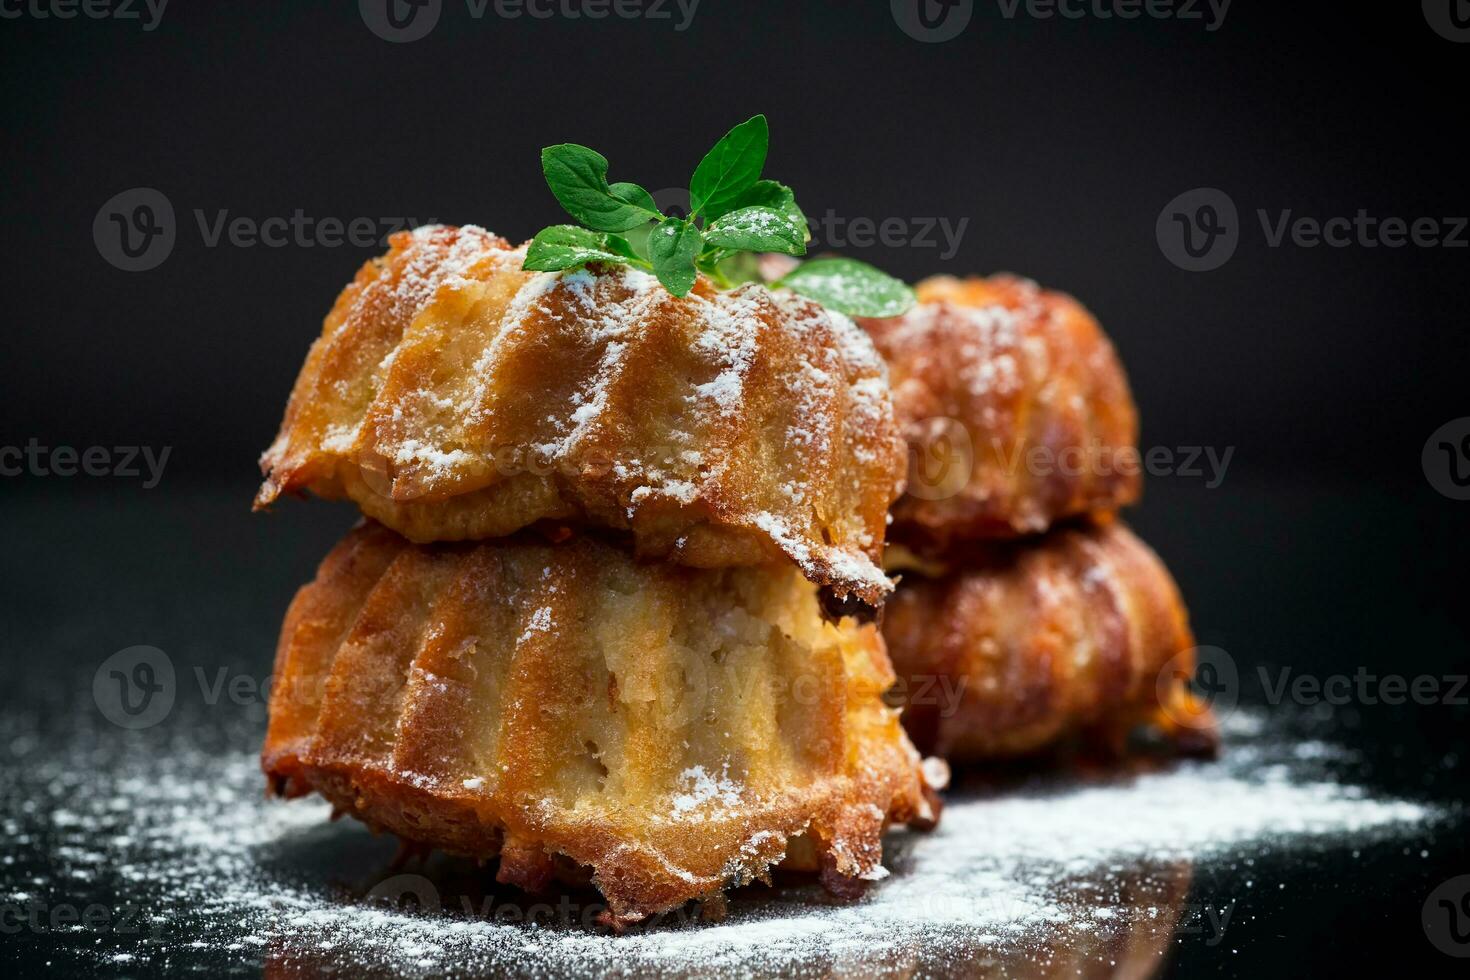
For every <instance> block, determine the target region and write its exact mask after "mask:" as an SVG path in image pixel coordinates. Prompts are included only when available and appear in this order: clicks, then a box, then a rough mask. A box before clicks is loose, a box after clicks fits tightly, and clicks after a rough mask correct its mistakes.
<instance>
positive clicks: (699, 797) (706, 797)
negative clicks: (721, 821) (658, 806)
mask: <svg viewBox="0 0 1470 980" xmlns="http://www.w3.org/2000/svg"><path fill="white" fill-rule="evenodd" d="M679 778H680V779H681V780H684V781H685V782H686V783H688V787H689V788H688V791H687V792H684V793H679V794H678V795H676V796H675V797H674V812H673V816H674V819H675V820H703V819H705V817H706V816H707V814H708V813H709V811H710V810H711V809H718V808H721V807H724V808H733V807H737V806H739V805H740V790H741V786H740V784H739V783H737V782H735V781H734V780H733V779H731V778H730V764H729V763H728V762H727V763H725V767H724V769H723V770H722V771H721V772H720V774H719V775H718V776H711V775H710V774H709V773H708V772H705V769H704V766H691V767H689V768H688V769H685V770H684V771H683V772H681V773H679Z"/></svg>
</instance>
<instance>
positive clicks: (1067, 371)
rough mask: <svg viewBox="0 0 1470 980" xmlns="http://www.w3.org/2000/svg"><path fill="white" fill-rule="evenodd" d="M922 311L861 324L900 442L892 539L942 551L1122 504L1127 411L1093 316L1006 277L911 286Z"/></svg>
mask: <svg viewBox="0 0 1470 980" xmlns="http://www.w3.org/2000/svg"><path fill="white" fill-rule="evenodd" d="M916 292H917V294H918V298H919V304H918V305H917V306H915V307H914V308H913V309H912V310H910V311H909V312H908V313H906V314H904V315H903V316H900V317H895V318H893V319H888V320H862V321H859V322H860V323H861V324H862V326H863V327H864V328H865V329H866V330H867V331H868V333H869V335H870V336H872V338H873V342H874V344H875V345H876V346H877V348H878V351H879V353H880V354H881V355H882V356H883V358H884V359H885V360H886V361H887V362H888V369H889V375H890V380H891V383H892V387H893V400H894V406H895V411H896V412H897V414H898V419H899V423H900V425H901V426H902V428H903V432H904V436H905V438H906V439H907V440H908V445H909V454H910V465H909V473H908V486H907V492H906V493H905V494H904V496H903V498H902V499H900V500H899V501H898V503H897V504H896V505H895V506H894V509H893V527H892V529H891V532H890V538H891V539H892V540H894V541H898V542H900V543H903V544H905V545H908V546H910V547H912V548H914V549H916V550H921V551H926V552H929V553H943V552H945V551H946V550H948V549H949V548H951V547H954V546H957V545H960V544H963V543H964V542H967V541H975V540H984V539H992V538H1008V537H1016V536H1019V535H1025V534H1032V533H1036V532H1040V531H1044V530H1046V529H1047V528H1048V527H1050V526H1051V525H1052V524H1053V523H1055V522H1056V521H1059V520H1061V519H1063V518H1067V517H1072V516H1076V515H1081V514H1087V513H1092V512H1106V511H1112V510H1116V509H1117V508H1119V507H1121V506H1123V505H1126V504H1129V503H1132V502H1133V501H1135V500H1136V499H1137V497H1138V494H1139V490H1140V487H1141V463H1140V460H1139V458H1138V455H1137V441H1138V416H1137V411H1136V410H1135V408H1134V404H1133V396H1132V395H1131V393H1130V392H1129V389H1128V381H1127V378H1126V377H1125V376H1124V374H1123V368H1122V365H1121V364H1120V363H1119V361H1118V357H1117V355H1116V353H1115V352H1114V350H1113V346H1112V344H1111V343H1110V342H1109V341H1108V338H1107V337H1106V336H1105V335H1104V334H1103V332H1102V330H1101V328H1099V326H1098V324H1097V321H1096V320H1094V319H1093V317H1092V315H1091V314H1089V313H1088V312H1087V310H1086V309H1084V308H1083V307H1082V305H1081V304H1079V303H1078V302H1077V301H1076V300H1074V299H1072V298H1071V297H1070V296H1067V295H1065V294H1062V293H1058V292H1053V291H1051V290H1046V289H1042V288H1040V287H1039V286H1037V285H1036V283H1034V282H1032V281H1030V280H1028V279H1021V278H1017V277H1015V276H1005V275H1001V276H993V277H990V278H979V277H975V278H969V279H955V278H951V277H947V276H941V277H935V278H932V279H927V280H925V281H924V282H921V283H920V284H919V285H918V287H917V289H916Z"/></svg>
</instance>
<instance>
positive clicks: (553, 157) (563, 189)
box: [541, 143, 660, 231]
mask: <svg viewBox="0 0 1470 980" xmlns="http://www.w3.org/2000/svg"><path fill="white" fill-rule="evenodd" d="M541 172H542V173H543V174H545V175H546V186H548V187H550V188H551V193H552V194H554V195H556V201H557V203H558V204H560V205H561V206H562V208H563V210H565V211H566V213H567V214H569V215H571V216H572V217H573V218H575V219H577V221H578V222H579V223H580V224H583V225H586V226H587V227H588V228H592V229H595V230H597V231H627V230H628V229H629V228H635V227H637V226H638V225H641V224H643V223H644V222H645V221H656V220H658V218H659V217H660V215H659V213H658V210H657V209H656V208H655V209H652V210H650V209H649V208H648V207H646V206H644V205H643V204H642V203H637V201H636V200H635V202H632V203H630V202H629V201H627V200H624V199H623V198H622V197H619V196H618V195H617V194H614V193H613V190H612V188H611V187H610V186H609V185H608V182H607V158H606V157H604V156H603V155H602V154H601V153H598V152H597V151H596V150H590V149H588V148H587V147H585V146H578V145H577V144H576V143H562V144H559V145H557V146H548V147H546V148H545V149H544V150H542V151H541ZM618 186H619V187H623V188H627V187H629V186H630V185H626V184H620V185H618ZM631 186H636V185H631ZM639 190H642V188H639ZM625 192H626V193H629V194H630V196H633V197H635V199H636V194H633V193H632V192H630V191H625ZM644 196H647V192H646V191H645V192H644ZM652 202H653V198H651V197H649V198H648V203H650V204H651V203H652Z"/></svg>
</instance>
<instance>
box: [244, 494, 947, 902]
mask: <svg viewBox="0 0 1470 980" xmlns="http://www.w3.org/2000/svg"><path fill="white" fill-rule="evenodd" d="M816 593H817V589H816V588H815V587H814V586H812V585H811V584H810V583H808V582H806V581H804V580H803V578H802V577H801V576H800V575H799V574H798V573H797V571H796V570H795V569H794V568H792V567H791V566H790V565H788V564H785V563H781V564H777V565H774V566H764V567H755V568H746V567H741V568H727V569H691V568H687V567H680V566H676V565H670V564H654V565H647V564H639V563H637V562H635V561H634V560H633V559H632V558H631V557H630V556H628V555H626V554H625V553H624V552H622V551H621V550H619V549H617V548H615V547H612V546H610V545H608V544H605V543H603V542H601V541H599V540H596V539H595V538H593V537H590V536H586V535H580V536H576V537H573V538H571V539H569V540H566V541H563V542H561V543H558V544H556V545H547V544H544V543H539V542H534V543H533V542H526V541H523V540H519V539H507V540H497V541H490V542H480V543H475V544H448V545H433V546H422V545H415V544H412V543H410V542H408V541H406V540H405V539H403V538H401V537H400V536H398V535H397V534H395V533H394V532H392V531H390V530H388V529H386V528H384V527H381V526H379V525H376V524H372V523H368V524H366V525H365V526H363V527H361V528H359V529H357V530H355V531H354V532H352V533H351V534H350V535H349V536H348V537H347V538H346V539H345V540H344V541H343V542H341V543H340V544H339V545H338V546H337V548H336V549H335V550H334V551H333V552H332V553H331V554H330V555H329V556H328V557H327V558H326V560H325V561H324V562H323V564H322V566H321V569H320V570H319V572H318V575H317V578H316V580H315V581H314V582H313V583H311V584H310V585H307V586H306V587H304V588H303V589H302V590H301V591H300V593H299V594H298V595H297V597H296V600H295V601H294V602H293V604H292V606H291V609H290V611H289V613H288V614H287V617H286V621H285V624H284V626H283V629H282V634H281V641H280V646H279V650H278V652H277V660H276V668H275V680H274V686H273V688H272V698H271V706H270V707H271V712H270V713H271V719H270V729H269V732H268V735H267V739H266V744H265V748H264V751H263V754H262V762H263V766H264V768H265V770H266V772H267V774H268V775H269V776H270V777H271V779H272V782H273V785H274V786H275V787H276V789H277V791H278V792H281V793H283V794H284V795H288V796H294V795H299V794H302V793H305V792H308V791H311V790H316V791H318V792H320V793H321V794H322V795H324V796H325V797H327V798H328V799H329V800H331V801H332V802H333V803H334V804H336V806H337V807H339V808H340V809H342V810H344V811H346V812H348V813H351V814H352V815H354V816H356V817H358V818H360V819H362V820H363V821H365V822H366V823H368V824H370V825H371V826H373V827H375V828H381V829H385V830H389V831H392V832H394V833H396V834H398V835H400V836H402V837H404V838H406V839H409V840H413V841H418V842H422V843H426V844H430V845H434V846H438V847H442V848H444V849H446V850H449V851H452V852H456V853H462V854H468V855H473V856H479V857H492V856H495V855H499V856H500V868H499V877H500V878H501V880H508V881H513V882H515V883H518V884H521V885H524V886H526V887H528V888H532V889H535V888H538V887H539V886H540V885H542V884H544V883H545V882H546V881H547V880H548V879H549V878H550V877H551V876H552V874H553V873H554V872H555V871H556V867H557V861H561V863H563V864H565V865H566V866H568V867H574V866H587V867H590V868H591V869H592V872H593V882H594V883H595V884H596V885H597V886H598V887H599V888H600V889H601V890H602V891H603V893H604V894H605V895H606V897H607V900H608V903H609V906H610V908H611V910H612V913H613V917H614V919H615V921H627V920H631V919H637V918H639V917H641V916H644V915H647V914H650V913H653V912H657V911H660V910H662V909H666V908H670V907H672V906H675V905H679V904H681V903H683V902H685V901H687V900H690V899H694V898H710V897H714V896H717V895H718V894H719V893H720V890H721V889H722V888H724V887H728V886H733V885H738V884H742V883H744V882H747V881H749V880H751V879H753V878H758V877H762V876H764V875H765V873H766V870H767V868H768V867H769V866H770V865H772V864H774V863H776V862H778V861H780V860H781V859H782V858H783V856H785V855H786V854H787V853H788V849H789V848H790V849H791V850H792V853H793V855H794V856H795V857H797V858H799V859H803V860H805V861H807V862H808V863H811V862H813V861H814V862H815V863H816V865H817V866H818V867H819V868H820V870H821V871H822V874H823V880H824V881H825V882H826V883H827V884H828V885H829V887H831V888H833V890H836V891H839V892H840V891H844V890H846V889H847V888H850V887H852V886H860V885H861V884H862V882H864V881H865V880H868V879H873V878H877V877H881V876H882V874H883V873H884V872H883V870H882V868H881V864H880V859H881V844H880V840H879V837H880V834H881V833H882V831H883V829H884V828H885V826H886V825H887V824H888V823H889V821H890V820H892V821H900V822H905V821H916V822H921V823H922V822H925V821H929V820H932V819H933V818H934V816H935V815H936V810H935V809H934V806H933V805H931V801H932V791H931V790H927V789H926V788H925V783H924V778H923V776H922V775H921V773H920V767H919V756H918V754H917V753H916V752H915V750H914V748H913V746H912V745H911V743H910V742H909V740H908V738H907V737H906V736H905V735H904V732H903V730H902V728H901V726H900V724H899V721H898V713H897V712H896V711H895V710H894V709H892V708H889V707H887V706H886V705H885V704H884V703H883V701H882V694H883V692H884V691H885V690H886V689H887V688H888V687H889V686H890V685H891V684H892V682H893V679H894V678H893V672H892V668H891V667H890V665H889V662H888V659H887V657H886V656H885V654H884V651H883V645H882V640H881V638H880V637H879V635H878V633H877V631H876V628H875V627H873V626H860V625H858V624H857V623H855V621H853V620H852V619H844V620H842V621H841V622H840V623H837V624H833V623H831V622H828V621H827V620H825V619H824V618H823V616H822V614H821V612H820V610H819V606H818V601H817V594H816ZM798 839H800V842H798ZM555 856H559V857H555Z"/></svg>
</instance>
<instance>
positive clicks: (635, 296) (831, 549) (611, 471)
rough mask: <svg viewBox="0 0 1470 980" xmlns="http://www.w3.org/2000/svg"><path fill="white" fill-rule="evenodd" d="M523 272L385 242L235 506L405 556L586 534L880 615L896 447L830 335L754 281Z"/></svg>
mask: <svg viewBox="0 0 1470 980" xmlns="http://www.w3.org/2000/svg"><path fill="white" fill-rule="evenodd" d="M523 259H524V248H521V249H513V248H511V247H510V244H509V243H508V242H506V241H505V240H504V239H501V238H498V237H497V236H495V235H492V234H490V233H489V232H486V231H484V230H483V229H480V228H476V227H473V226H466V227H463V228H451V227H442V226H433V227H427V228H420V229H418V230H417V231H414V232H412V233H407V232H405V233H400V234H397V235H394V236H393V238H392V248H391V250H390V251H389V252H388V254H387V255H386V256H384V257H382V258H380V259H377V260H374V261H371V262H369V263H367V264H366V265H365V266H364V267H363V268H362V270H361V271H359V272H358V274H357V278H356V279H355V280H354V281H353V283H352V284H351V285H349V286H348V287H347V288H346V289H345V290H343V292H342V294H341V295H340V296H339V297H338V299H337V302H336V305H335V306H334V307H333V308H332V311H331V313H330V314H328V316H327V319H326V324H325V327H324V329H323V331H322V335H321V337H320V339H318V340H317V341H316V343H315V344H314V345H313V346H312V349H311V352H310V353H309V354H308V356H307V359H306V363H305V366H304V367H303V368H302V370H301V374H300V376H299V377H298V378H297V380H296V385H295V388H294V390H293V391H292V393H291V400H290V403H289V404H288V406H287V408H286V414H285V419H284V421H283V422H282V425H281V431H280V435H279V436H278V437H277V438H276V440H275V442H274V443H273V444H272V445H271V447H270V448H269V449H268V450H266V452H265V454H264V455H263V456H262V457H261V468H262V470H263V472H264V473H265V482H264V484H263V485H262V486H261V488H260V491H259V493H258V495H257V496H256V506H257V507H264V506H266V505H269V504H270V503H271V502H273V501H274V500H276V498H277V497H279V496H280V495H281V494H282V493H286V492H289V491H301V490H311V491H312V492H314V493H317V494H319V495H321V496H323V497H344V496H345V497H349V498H351V499H352V500H354V501H356V503H357V504H358V505H359V506H360V507H361V509H362V510H363V512H364V513H366V514H367V515H368V516H370V517H372V518H374V519H376V520H378V521H381V522H382V523H383V524H385V525H387V526H389V527H391V528H393V529H394V530H396V531H398V532H399V533H401V534H403V535H405V536H407V537H408V538H410V539H412V540H414V541H417V542H427V541H445V540H450V541H453V540H467V539H480V538H488V537H498V536H502V535H507V534H511V533H513V532H515V531H516V530H518V529H520V528H522V527H526V526H528V525H531V524H535V523H538V522H542V523H554V524H564V525H569V526H589V525H590V526H600V527H605V528H613V529H618V530H622V531H626V532H631V539H632V545H633V548H634V549H635V551H636V553H637V555H638V556H639V557H640V558H643V559H645V560H650V559H657V560H670V561H674V562H677V563H680V564H684V565H690V566H695V567H707V568H712V567H722V566H728V565H749V564H757V563H763V562H768V561H770V560H771V559H772V558H773V557H784V558H785V559H786V560H789V561H793V562H795V563H796V564H797V565H798V566H799V567H800V568H801V570H802V572H803V573H804V574H805V575H806V576H807V578H809V579H810V580H812V581H813V582H816V583H817V584H819V585H821V586H824V587H826V589H827V590H828V593H829V594H830V595H831V596H833V597H835V598H836V599H839V600H845V599H849V598H854V597H855V598H856V599H857V600H859V601H861V602H862V603H866V604H868V605H870V606H871V605H876V604H877V603H878V602H879V601H880V600H881V599H882V597H883V596H884V595H885V594H886V593H887V592H888V591H889V589H890V588H891V583H890V582H889V581H888V580H887V578H885V577H884V575H883V573H882V570H881V569H880V567H879V563H880V561H881V557H882V547H883V535H884V530H885V522H886V515H887V510H888V506H889V504H890V503H892V501H893V500H894V498H895V497H896V496H897V494H898V490H899V486H900V484H901V481H902V478H903V468H904V463H903V459H904V446H903V442H902V438H901V436H900V435H899V432H898V428H897V426H896V424H895V422H894V419H893V412H892V405H891V403H890V400H889V395H888V386H887V384H886V382H885V371H884V367H883V364H882V362H881V361H880V360H879V358H878V357H877V355H876V353H875V352H874V350H873V347H872V344H871V343H870V341H869V340H868V338H867V337H866V336H865V335H864V334H863V332H862V331H861V330H859V329H858V328H857V327H856V326H855V325H854V324H853V322H852V321H851V320H849V319H847V318H846V317H844V316H842V315H840V314H836V313H830V312H828V311H827V310H825V309H824V308H823V307H821V306H820V305H818V304H816V303H815V302H812V301H811V300H807V299H803V298H802V297H800V296H797V295H795V294H793V293H791V292H789V291H786V290H775V291H772V290H769V289H767V288H766V287H765V286H762V285H757V284H753V283H752V284H748V285H744V286H740V287H738V288H736V289H732V290H725V291H721V290H717V289H715V288H714V287H713V286H712V285H711V284H710V283H709V282H708V281H707V280H703V279H701V280H700V281H699V282H697V283H696V285H695V287H694V290H693V291H692V292H691V293H690V294H689V295H688V296H687V297H684V298H682V299H681V298H677V297H675V296H673V295H671V294H670V293H669V292H668V291H667V290H666V289H664V288H663V287H662V286H660V285H659V283H658V281H657V280H656V279H655V278H654V277H653V276H651V275H648V274H646V273H643V272H641V271H639V270H636V269H632V268H628V267H623V266H607V267H596V266H594V267H588V268H586V269H582V270H579V271H575V272H565V273H533V272H526V271H524V270H523V269H522V268H521V265H522V261H523Z"/></svg>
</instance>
